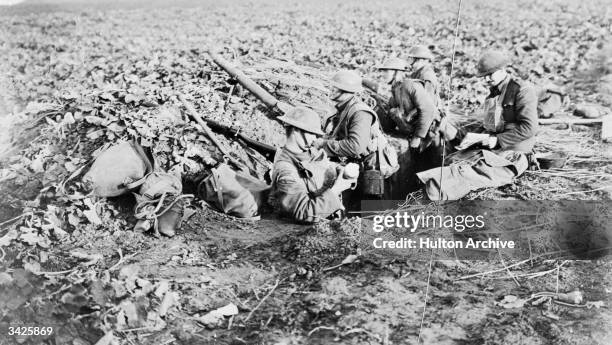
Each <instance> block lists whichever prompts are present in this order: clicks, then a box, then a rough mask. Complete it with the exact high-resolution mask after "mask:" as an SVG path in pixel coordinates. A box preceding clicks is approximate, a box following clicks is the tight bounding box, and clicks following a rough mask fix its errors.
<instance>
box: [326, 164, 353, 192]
mask: <svg viewBox="0 0 612 345" xmlns="http://www.w3.org/2000/svg"><path fill="white" fill-rule="evenodd" d="M356 183H357V178H351V179H347V178H344V168H342V170H341V171H339V172H338V177H337V178H336V182H334V185H333V186H332V187H331V191H332V192H333V193H334V194H340V193H342V192H344V191H345V190H347V189H349V188H352V186H353V184H356Z"/></svg>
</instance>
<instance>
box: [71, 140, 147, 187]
mask: <svg viewBox="0 0 612 345" xmlns="http://www.w3.org/2000/svg"><path fill="white" fill-rule="evenodd" d="M154 166H155V161H154V159H153V157H152V156H150V155H148V154H147V153H146V152H145V151H144V149H143V148H142V146H140V145H139V144H138V143H137V142H136V141H133V140H132V141H122V142H119V143H116V144H114V145H112V146H109V147H106V148H103V149H102V151H101V152H100V153H99V154H98V156H97V157H96V158H95V160H94V162H93V163H92V164H91V167H90V168H89V171H88V172H87V173H86V174H85V175H84V176H83V182H84V184H85V185H86V186H87V189H89V190H91V194H92V195H95V196H101V197H113V196H118V195H121V194H124V193H126V192H128V191H129V190H132V189H134V188H136V187H139V186H140V185H142V184H143V183H144V181H145V179H146V177H147V175H148V174H150V173H151V172H152V171H153V169H154Z"/></svg>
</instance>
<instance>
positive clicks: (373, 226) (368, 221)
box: [362, 200, 612, 260]
mask: <svg viewBox="0 0 612 345" xmlns="http://www.w3.org/2000/svg"><path fill="white" fill-rule="evenodd" d="M403 203H404V202H403V201H395V200H376V201H363V202H362V216H363V218H364V221H363V222H362V227H363V229H362V230H363V232H364V234H366V236H367V237H368V239H369V240H371V241H370V248H369V249H373V250H383V251H388V252H389V253H390V254H395V255H401V256H406V257H410V258H414V259H425V258H427V259H428V258H430V257H431V255H434V257H435V258H436V259H439V260H449V259H450V260H454V259H461V260H487V259H490V258H491V257H492V256H498V255H503V256H504V257H510V258H516V259H526V258H530V257H534V256H536V255H544V254H547V253H555V254H559V255H561V256H564V257H567V258H569V259H596V258H597V259H599V258H608V257H611V256H610V254H612V228H611V226H610V224H612V222H611V220H612V214H611V211H610V209H611V208H610V206H611V205H612V202H610V201H522V200H500V201H496V200H486V201H485V200H478V201H476V200H473V201H454V202H447V203H442V204H434V203H429V204H422V205H405V204H403Z"/></svg>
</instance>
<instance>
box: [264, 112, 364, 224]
mask: <svg viewBox="0 0 612 345" xmlns="http://www.w3.org/2000/svg"><path fill="white" fill-rule="evenodd" d="M278 119H279V120H280V121H282V122H283V123H284V124H285V125H286V136H287V138H286V143H285V146H284V147H283V148H281V149H280V150H279V151H277V153H276V156H275V157H274V167H273V168H272V174H271V177H272V192H271V195H270V198H271V199H270V203H271V205H273V206H275V207H278V209H279V210H280V212H281V213H282V214H285V215H288V216H290V217H291V218H293V219H294V220H296V221H298V222H306V223H311V222H314V221H316V220H318V219H325V218H328V217H330V216H333V215H335V214H337V213H338V212H339V211H340V212H341V211H343V210H344V207H343V205H342V199H341V197H340V194H341V193H342V192H343V191H345V190H347V189H349V188H351V187H352V186H354V184H355V183H356V179H357V177H356V176H355V177H354V178H345V175H346V174H344V172H343V168H342V167H340V166H339V165H337V164H335V163H332V162H330V161H329V159H328V158H327V156H326V154H325V152H324V151H322V150H315V149H313V147H312V144H313V143H314V141H315V140H316V138H317V137H319V136H321V135H323V132H322V131H321V121H320V119H319V115H318V114H317V113H315V112H314V111H312V110H310V109H308V108H305V107H297V108H294V109H292V110H291V111H289V112H288V113H287V114H286V115H284V116H281V117H279V118H278Z"/></svg>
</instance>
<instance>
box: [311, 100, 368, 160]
mask: <svg viewBox="0 0 612 345" xmlns="http://www.w3.org/2000/svg"><path fill="white" fill-rule="evenodd" d="M373 122H374V119H373V116H372V114H370V113H368V112H365V111H358V112H357V113H355V115H353V117H352V118H351V119H350V122H349V124H348V135H347V136H346V138H345V139H342V140H325V142H324V143H323V146H322V147H323V149H324V150H325V153H327V155H328V156H329V157H349V158H359V156H360V155H361V154H363V153H365V152H366V151H367V148H368V144H369V143H370V130H371V128H372V123H373ZM340 125H342V124H340Z"/></svg>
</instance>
